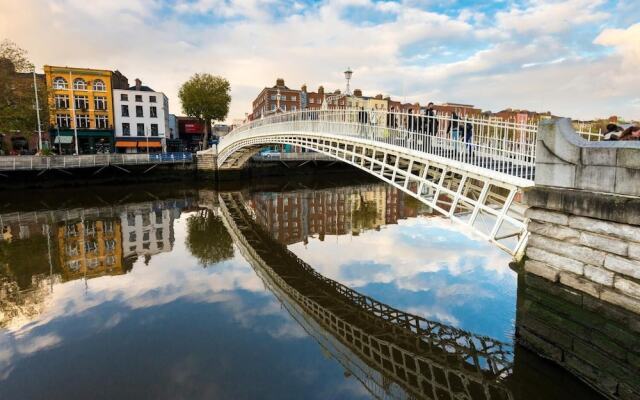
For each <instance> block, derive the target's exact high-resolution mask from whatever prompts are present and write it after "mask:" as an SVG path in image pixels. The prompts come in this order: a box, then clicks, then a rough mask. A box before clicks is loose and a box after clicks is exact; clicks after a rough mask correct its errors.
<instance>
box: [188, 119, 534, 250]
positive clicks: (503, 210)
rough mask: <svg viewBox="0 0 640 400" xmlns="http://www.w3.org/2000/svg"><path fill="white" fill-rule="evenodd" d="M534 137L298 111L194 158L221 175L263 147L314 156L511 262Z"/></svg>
mask: <svg viewBox="0 0 640 400" xmlns="http://www.w3.org/2000/svg"><path fill="white" fill-rule="evenodd" d="M449 127H453V128H452V129H449ZM451 130H453V131H454V133H455V135H452V134H451ZM536 131H537V127H536V126H535V125H528V124H514V123H510V122H496V121H488V120H484V119H464V120H463V119H454V118H452V117H450V116H438V117H436V118H433V117H426V116H421V115H412V114H404V113H393V112H375V111H372V112H365V111H361V110H322V111H298V112H290V113H286V114H278V115H274V116H271V117H268V118H264V119H261V120H256V121H252V122H250V123H248V124H245V125H243V126H241V127H239V128H237V129H236V130H234V131H233V132H231V133H230V134H229V135H227V136H226V137H224V138H222V140H221V142H220V144H219V146H218V148H217V153H216V150H213V149H211V150H208V151H205V152H201V153H200V154H199V157H200V160H204V159H206V157H208V156H213V157H215V158H216V161H215V164H216V167H217V168H218V169H219V170H230V169H239V168H242V167H243V166H244V165H245V164H246V163H247V161H248V160H249V159H251V158H252V157H253V156H254V155H255V154H257V153H258V152H259V151H260V149H261V148H263V147H264V146H266V145H273V144H287V145H292V146H296V147H299V148H303V149H306V150H311V151H315V152H317V153H319V154H322V155H324V156H326V157H332V158H333V159H335V160H339V161H342V162H345V163H347V164H350V165H353V166H355V167H357V168H359V169H362V170H364V171H367V172H368V173H370V174H372V175H375V176H377V177H378V178H380V179H381V180H383V181H385V182H388V183H389V184H391V185H393V186H395V187H397V188H399V189H401V190H403V191H404V192H405V193H408V194H410V195H411V196H414V197H416V198H418V199H419V200H420V201H422V202H424V203H425V204H427V205H428V206H429V207H431V208H433V209H435V210H437V211H439V212H440V213H442V214H443V215H446V216H448V217H449V218H451V219H452V220H454V221H457V222H461V223H463V224H466V225H468V226H470V227H472V228H473V229H474V230H475V231H476V232H477V233H478V234H479V235H481V236H482V237H484V238H486V239H488V240H490V241H492V242H494V243H495V244H496V245H498V246H499V247H500V248H502V249H504V250H506V251H508V252H509V253H511V254H514V255H515V254H518V252H519V251H520V250H521V249H522V248H523V245H524V243H525V242H526V237H527V235H526V229H525V223H524V220H525V218H524V215H523V208H522V207H519V206H518V205H517V204H515V203H514V199H515V198H516V196H517V194H518V191H519V190H520V189H521V188H526V187H530V186H533V185H534V181H533V179H534V173H535V154H536V143H535V136H536Z"/></svg>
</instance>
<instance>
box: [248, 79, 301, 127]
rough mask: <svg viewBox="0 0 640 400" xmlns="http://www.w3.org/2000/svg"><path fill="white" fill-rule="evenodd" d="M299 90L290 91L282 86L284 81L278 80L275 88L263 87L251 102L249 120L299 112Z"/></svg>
mask: <svg viewBox="0 0 640 400" xmlns="http://www.w3.org/2000/svg"><path fill="white" fill-rule="evenodd" d="M301 92H302V91H301V90H296V89H290V88H288V87H287V86H286V85H285V84H284V79H282V78H278V79H277V80H276V84H275V86H272V87H265V88H264V89H262V91H261V92H260V94H258V96H257V97H256V99H255V100H254V101H253V104H252V106H253V110H252V112H251V115H250V119H251V120H255V119H259V118H261V117H266V116H268V115H271V114H275V113H278V112H287V111H296V110H300V109H301V108H302V107H301V100H300V94H301Z"/></svg>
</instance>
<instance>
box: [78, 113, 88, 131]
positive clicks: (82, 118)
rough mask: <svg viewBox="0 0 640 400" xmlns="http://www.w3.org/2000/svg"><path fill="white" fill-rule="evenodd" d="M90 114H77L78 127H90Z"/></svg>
mask: <svg viewBox="0 0 640 400" xmlns="http://www.w3.org/2000/svg"><path fill="white" fill-rule="evenodd" d="M88 127H89V116H88V115H86V114H79V115H76V128H88Z"/></svg>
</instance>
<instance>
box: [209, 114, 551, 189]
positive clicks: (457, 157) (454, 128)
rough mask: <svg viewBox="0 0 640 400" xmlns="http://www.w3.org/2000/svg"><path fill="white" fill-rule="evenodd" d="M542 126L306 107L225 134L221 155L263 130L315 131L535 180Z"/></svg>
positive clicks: (220, 148) (248, 124) (265, 131)
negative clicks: (538, 139) (537, 146)
mask: <svg viewBox="0 0 640 400" xmlns="http://www.w3.org/2000/svg"><path fill="white" fill-rule="evenodd" d="M537 129H538V127H537V125H534V124H517V123H513V122H504V121H494V120H487V119H482V118H457V117H452V116H450V115H438V116H426V115H416V114H408V113H397V112H386V111H364V110H353V109H345V110H313V111H311V110H305V111H298V112H290V113H284V114H278V115H274V116H270V117H267V118H264V119H260V120H256V121H252V122H250V123H247V124H245V125H242V126H240V127H239V128H237V129H236V130H234V131H233V132H231V133H230V134H228V135H227V136H225V137H223V138H222V140H221V142H220V145H219V147H218V149H219V151H220V159H221V160H222V161H224V158H225V157H226V156H228V154H227V153H225V150H227V151H233V146H232V145H233V144H235V143H237V142H238V140H242V139H248V138H252V137H255V136H256V135H260V134H287V133H301V132H302V133H312V134H321V135H322V134H329V135H337V136H343V137H350V138H358V139H365V140H367V141H374V142H378V143H383V144H384V145H387V146H394V147H401V148H404V149H408V150H412V151H416V152H420V153H427V154H432V155H435V156H439V157H443V158H446V159H450V160H454V161H458V162H461V163H465V164H471V165H474V166H476V167H479V168H485V169H488V170H492V171H497V172H501V173H505V174H508V175H511V176H516V177H519V178H524V179H532V177H533V174H534V170H535V155H536V143H535V140H536V133H537Z"/></svg>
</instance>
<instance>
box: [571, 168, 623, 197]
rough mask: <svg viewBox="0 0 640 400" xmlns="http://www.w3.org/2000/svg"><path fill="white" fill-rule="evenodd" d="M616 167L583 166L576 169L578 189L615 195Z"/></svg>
mask: <svg viewBox="0 0 640 400" xmlns="http://www.w3.org/2000/svg"><path fill="white" fill-rule="evenodd" d="M615 187H616V167H602V166H583V167H578V168H576V186H575V188H576V189H584V190H595V191H597V192H605V193H614V192H615Z"/></svg>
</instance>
